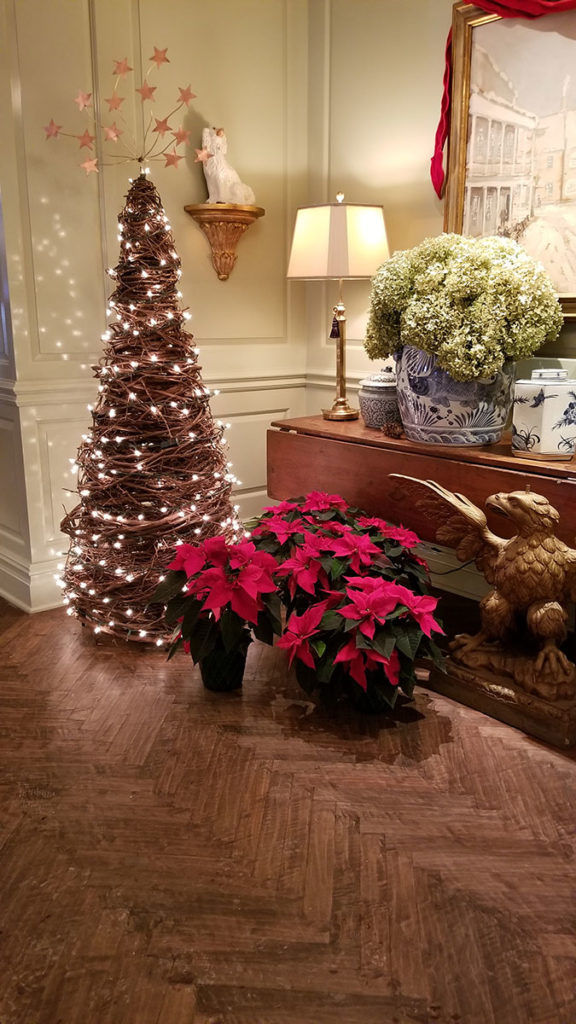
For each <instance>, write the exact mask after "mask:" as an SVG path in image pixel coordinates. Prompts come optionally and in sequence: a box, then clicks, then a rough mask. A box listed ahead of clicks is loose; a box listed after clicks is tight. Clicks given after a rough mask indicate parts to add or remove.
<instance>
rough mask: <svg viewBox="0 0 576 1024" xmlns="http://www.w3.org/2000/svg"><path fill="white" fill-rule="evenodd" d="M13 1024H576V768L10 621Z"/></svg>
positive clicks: (1, 967)
mask: <svg viewBox="0 0 576 1024" xmlns="http://www.w3.org/2000/svg"><path fill="white" fill-rule="evenodd" d="M0 770H1V774H0V1024H575V1022H576V990H575V989H576V970H575V962H576V900H575V895H576V885H575V881H576V870H575V857H574V853H575V845H576V840H575V835H574V828H575V825H574V823H575V821H576V786H575V775H576V765H575V759H574V756H570V755H567V754H564V753H561V752H558V751H555V750H552V749H549V748H547V747H546V746H544V745H543V744H540V743H538V742H536V741H534V740H530V739H528V738H527V737H525V736H523V735H521V734H520V733H518V732H515V731H514V730H512V729H509V728H507V727H506V726H504V725H502V724H500V723H497V722H493V721H491V720H489V719H487V718H484V717H483V716H482V715H480V714H479V713H476V712H474V711H471V710H469V709H466V708H463V707H460V706H458V705H456V704H453V703H452V702H450V701H449V700H447V699H445V698H442V697H439V696H436V695H434V694H432V693H428V692H427V691H426V690H425V689H423V688H421V689H419V690H418V693H417V697H416V699H415V701H414V703H413V704H412V705H406V706H405V707H404V708H403V709H402V710H401V711H400V712H399V714H398V715H397V718H396V720H395V721H387V720H382V719H381V718H375V717H363V716H361V715H359V714H357V713H354V712H352V711H350V710H346V711H345V710H344V709H340V710H338V711H336V712H331V713H329V712H327V711H323V710H317V709H314V707H313V706H312V705H311V704H309V702H308V701H307V700H306V697H305V695H304V694H303V692H302V691H301V690H300V689H299V688H298V686H297V683H296V682H295V680H294V679H293V677H292V676H291V675H290V674H289V673H288V672H287V669H286V661H285V659H284V656H283V654H282V652H280V651H270V650H269V649H268V648H263V647H261V646H260V645H253V646H252V648H251V651H250V655H249V665H248V670H247V675H246V679H245V685H244V689H243V691H242V692H241V693H240V692H236V693H233V694H224V695H218V694H210V693H208V692H206V691H205V690H203V689H202V686H201V683H200V679H199V675H198V672H197V670H194V669H193V666H192V663H191V662H190V661H189V660H188V659H187V658H186V657H185V656H184V655H182V657H181V658H176V659H175V660H174V661H172V662H170V663H166V661H165V659H164V656H163V654H162V653H161V652H156V651H148V650H146V649H142V648H140V647H139V646H138V645H134V646H133V647H132V646H128V645H117V646H114V645H110V644H109V643H105V644H102V645H99V646H96V645H95V644H94V642H93V640H92V638H91V637H90V636H88V635H85V634H84V633H83V631H82V630H81V629H80V628H79V626H78V624H77V623H76V622H73V621H71V620H70V619H69V618H68V617H67V616H66V615H64V614H63V613H62V612H61V611H55V612H48V613H44V614H40V615H35V616H32V617H30V616H26V615H24V614H23V613H21V612H19V611H15V610H14V609H11V608H9V607H8V606H7V605H5V604H3V603H0Z"/></svg>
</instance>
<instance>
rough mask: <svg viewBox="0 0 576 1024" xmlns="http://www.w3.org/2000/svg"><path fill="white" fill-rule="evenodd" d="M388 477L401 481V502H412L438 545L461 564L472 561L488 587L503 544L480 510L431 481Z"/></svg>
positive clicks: (504, 543)
mask: <svg viewBox="0 0 576 1024" xmlns="http://www.w3.org/2000/svg"><path fill="white" fill-rule="evenodd" d="M390 477H391V478H393V479H395V480H398V481H402V496H403V499H404V500H406V496H408V497H411V498H413V499H414V501H415V503H416V507H417V508H418V509H419V510H420V511H422V512H424V513H425V514H426V515H427V516H429V517H430V519H431V520H432V521H433V522H435V523H436V524H437V526H436V533H435V537H436V540H437V541H438V543H439V544H446V545H447V546H448V547H453V548H455V550H456V555H457V557H458V558H459V559H460V561H461V562H469V561H471V560H472V559H474V561H475V563H476V565H477V567H478V569H479V570H480V572H481V573H482V574H483V575H484V576H485V577H486V579H487V580H488V583H491V584H494V583H495V575H494V569H495V565H496V560H497V558H498V555H499V554H500V552H501V551H502V548H503V547H504V546H505V545H506V543H507V541H505V540H504V539H503V538H502V537H498V536H497V535H496V534H495V533H492V531H491V530H490V529H489V528H488V524H487V521H486V515H485V513H484V512H483V511H482V509H481V508H478V506H477V505H475V504H474V503H473V502H472V501H470V500H469V499H468V498H466V497H465V496H464V495H463V494H457V493H455V492H453V491H449V490H447V489H446V488H445V487H442V485H441V484H437V483H435V482H434V480H416V479H415V478H414V477H411V476H404V475H403V474H401V473H390Z"/></svg>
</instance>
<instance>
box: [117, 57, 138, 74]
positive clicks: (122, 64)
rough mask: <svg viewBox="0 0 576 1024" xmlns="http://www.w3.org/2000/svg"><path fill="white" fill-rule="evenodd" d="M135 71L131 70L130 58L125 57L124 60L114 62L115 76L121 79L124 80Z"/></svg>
mask: <svg viewBox="0 0 576 1024" xmlns="http://www.w3.org/2000/svg"><path fill="white" fill-rule="evenodd" d="M133 70H134V68H131V67H130V65H129V63H128V57H124V58H123V59H122V60H115V61H114V70H113V74H114V75H120V77H121V78H124V75H127V74H128V72H129V71H133Z"/></svg>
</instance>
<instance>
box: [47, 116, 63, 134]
mask: <svg viewBox="0 0 576 1024" xmlns="http://www.w3.org/2000/svg"><path fill="white" fill-rule="evenodd" d="M61 128H62V125H61V124H56V122H55V121H54V118H53V117H51V118H50V123H49V124H47V125H46V126H45V128H44V131H45V132H46V138H47V139H56V138H58V135H59V134H60V130H61Z"/></svg>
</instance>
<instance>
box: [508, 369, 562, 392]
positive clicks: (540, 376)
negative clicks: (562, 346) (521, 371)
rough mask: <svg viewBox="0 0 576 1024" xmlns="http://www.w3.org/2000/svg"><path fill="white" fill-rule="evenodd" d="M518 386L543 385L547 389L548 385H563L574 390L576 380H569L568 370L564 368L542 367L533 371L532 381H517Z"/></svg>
mask: <svg viewBox="0 0 576 1024" xmlns="http://www.w3.org/2000/svg"><path fill="white" fill-rule="evenodd" d="M516 384H541V385H542V387H546V385H547V384H549V385H551V386H552V387H554V386H556V387H557V386H558V384H563V385H565V386H568V385H569V386H570V387H571V388H574V387H575V386H576V380H569V379H568V370H565V369H563V368H562V367H559V366H558V367H556V366H553V367H541V368H539V369H537V370H532V377H531V379H530V380H517V381H516Z"/></svg>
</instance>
